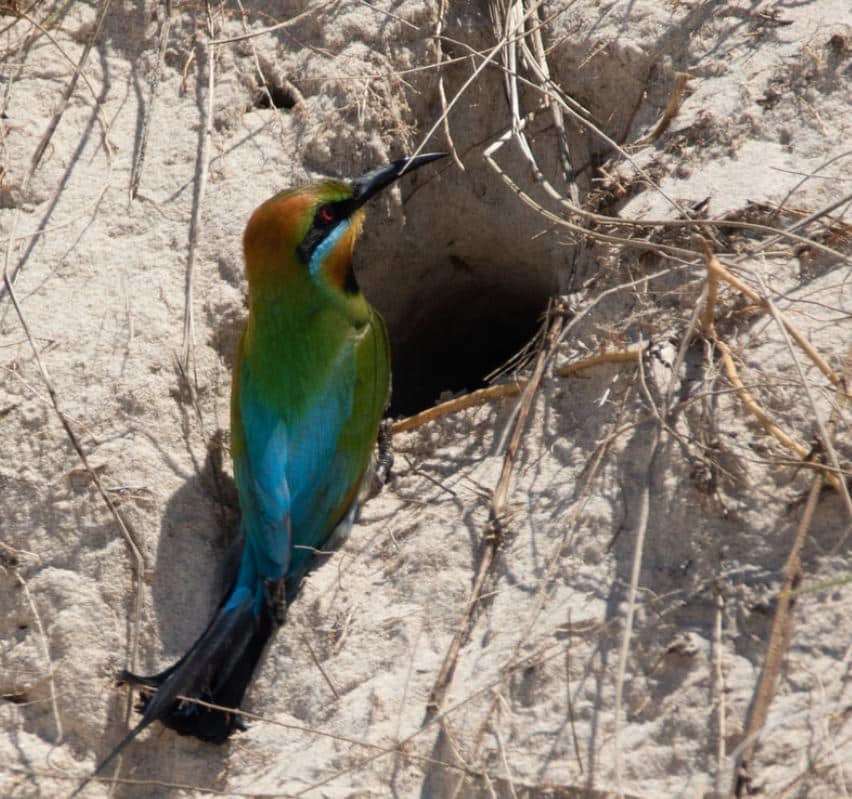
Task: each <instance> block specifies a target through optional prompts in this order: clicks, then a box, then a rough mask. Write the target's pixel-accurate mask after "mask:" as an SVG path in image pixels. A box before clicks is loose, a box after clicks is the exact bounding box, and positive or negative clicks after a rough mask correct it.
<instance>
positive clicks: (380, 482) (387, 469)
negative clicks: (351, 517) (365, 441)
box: [370, 419, 393, 497]
mask: <svg viewBox="0 0 852 799" xmlns="http://www.w3.org/2000/svg"><path fill="white" fill-rule="evenodd" d="M392 426H393V422H392V421H391V420H390V419H382V421H381V423H380V424H379V437H378V439H377V441H376V443H377V444H378V449H379V452H378V455H377V457H376V470H375V472H373V483H372V485H371V486H370V496H371V497H374V496H376V494H378V493H379V492H380V491H381V490H382V488H383V487H384V486H385V485H387V483H388V482H389V480H390V473H391V469H392V468H393V434H392V432H391V428H392Z"/></svg>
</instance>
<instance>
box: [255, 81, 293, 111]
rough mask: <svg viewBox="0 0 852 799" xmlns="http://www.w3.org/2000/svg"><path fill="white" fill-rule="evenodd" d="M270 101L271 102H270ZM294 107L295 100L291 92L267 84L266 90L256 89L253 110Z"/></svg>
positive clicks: (273, 84) (272, 84)
mask: <svg viewBox="0 0 852 799" xmlns="http://www.w3.org/2000/svg"><path fill="white" fill-rule="evenodd" d="M270 100H271V101H270ZM294 105H296V98H295V97H293V94H292V92H290V91H288V90H287V89H285V88H284V87H283V86H277V85H276V84H275V83H267V84H266V89H263V88H261V89H258V91H257V94H255V96H254V107H255V108H272V107H273V106H275V108H279V109H280V108H284V109H290V108H292V107H293V106H294Z"/></svg>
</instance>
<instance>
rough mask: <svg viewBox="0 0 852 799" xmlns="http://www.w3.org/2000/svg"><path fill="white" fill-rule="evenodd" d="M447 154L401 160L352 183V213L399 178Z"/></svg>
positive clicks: (430, 154)
mask: <svg viewBox="0 0 852 799" xmlns="http://www.w3.org/2000/svg"><path fill="white" fill-rule="evenodd" d="M446 155H447V154H446V153H423V154H422V155H415V156H414V157H413V158H400V159H399V161H394V162H393V163H390V164H388V165H387V166H381V167H379V168H378V169H374V170H373V171H372V172H368V173H367V174H366V175H363V176H362V177H360V178H356V179H355V180H353V181H352V189H353V194H352V201H351V202H352V211H354V210H355V209H357V208H360V207H361V206H362V205H364V203H366V202H367V201H368V200H369V199H370V198H371V197H375V196H376V195H377V194H378V193H379V192H380V191H381V190H382V189H384V188H385V187H387V186H390V184H391V183H393V182H394V181H395V180H396V179H397V178H400V177H402V176H403V175H405V174H407V173H409V172H413V171H414V170H415V169H420V167H421V166H425V165H426V164H429V163H431V162H432V161H437V160H438V159H439V158H444V157H445V156H446Z"/></svg>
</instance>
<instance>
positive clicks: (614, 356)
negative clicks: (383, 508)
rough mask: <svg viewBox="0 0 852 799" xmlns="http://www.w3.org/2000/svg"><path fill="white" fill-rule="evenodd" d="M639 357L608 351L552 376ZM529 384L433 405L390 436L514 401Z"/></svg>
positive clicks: (631, 352)
mask: <svg viewBox="0 0 852 799" xmlns="http://www.w3.org/2000/svg"><path fill="white" fill-rule="evenodd" d="M641 355H642V350H641V348H640V347H632V348H630V349H626V350H609V351H607V352H602V353H599V354H598V355H589V356H588V357H586V358H581V359H580V360H579V361H573V362H572V363H569V364H566V365H565V366H560V367H559V368H558V369H555V370H554V372H553V373H554V374H555V375H557V376H559V377H570V376H571V375H575V374H577V373H578V372H582V371H584V370H585V369H591V368H592V367H593V366H601V365H602V364H605V363H629V362H630V361H635V360H636V359H637V358H639V357H640V356H641ZM528 383H529V380H527V379H519V380H514V381H512V382H511V383H500V384H499V385H496V386H489V387H488V388H480V389H478V390H476V391H471V392H470V393H469V394H465V395H463V396H461V397H455V398H454V399H451V400H447V401H446V402H442V403H441V404H440V405H435V406H433V407H431V408H427V409H426V410H425V411H421V412H420V413H416V414H414V416H408V417H406V418H405V419H400V420H399V421H396V422H394V423H393V425H391V432H392V433H393V434H394V435H396V434H397V433H406V432H408V431H409V430H414V429H415V428H418V427H422V426H423V425H424V424H428V423H429V422H434V421H435V420H436V419H440V418H441V417H442V416H449V415H450V414H453V413H459V412H460V411H464V410H467V409H468V408H474V407H476V406H477V405H485V404H486V403H488V402H493V401H494V400H498V399H503V398H505V397H517V396H518V394H520V393H521V392H522V391H523V390H524V389H525V388H526V387H527V384H528Z"/></svg>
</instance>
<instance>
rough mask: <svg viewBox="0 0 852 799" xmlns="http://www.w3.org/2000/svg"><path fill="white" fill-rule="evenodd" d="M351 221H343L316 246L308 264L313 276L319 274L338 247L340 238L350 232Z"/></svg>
mask: <svg viewBox="0 0 852 799" xmlns="http://www.w3.org/2000/svg"><path fill="white" fill-rule="evenodd" d="M349 222H350V220H349V219H343V220H341V221H340V222H339V223H338V224H337V226H336V227H334V228H333V229H332V230H331V232H330V233H329V234H328V235H327V236H326V237H325V238H324V239H323V240H322V241H321V242H320V243H319V244H318V245H317V246H316V248H315V249H314V251H313V254H312V255H311V260H310V261H309V262H308V270H309V271H310V273H311V275H316V274H317V272H319V270H320V267H321V266H322V262H323V261H324V260H325V259H326V257H327V256H328V254H329V253H330V252H331V251H332V250H333V249H334V248H335V247H336V246H337V243H338V242H339V241H340V237H341V236H343V234H344V233H346V231H347V230H349Z"/></svg>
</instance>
